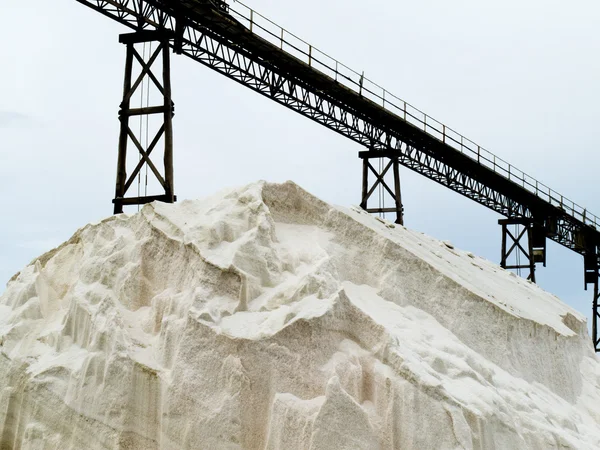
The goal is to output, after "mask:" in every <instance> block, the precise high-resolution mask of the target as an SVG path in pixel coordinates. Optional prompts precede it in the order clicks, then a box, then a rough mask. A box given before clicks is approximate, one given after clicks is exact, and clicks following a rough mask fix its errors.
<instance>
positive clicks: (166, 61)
mask: <svg viewBox="0 0 600 450" xmlns="http://www.w3.org/2000/svg"><path fill="white" fill-rule="evenodd" d="M162 45H163V89H164V94H163V95H164V107H165V111H164V121H165V157H164V163H165V183H166V185H165V197H166V200H165V201H166V202H167V203H174V202H175V186H174V180H173V116H174V106H173V100H172V99H171V49H170V48H169V45H168V41H165V40H163V41H162Z"/></svg>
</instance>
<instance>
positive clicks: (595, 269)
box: [578, 233, 600, 352]
mask: <svg viewBox="0 0 600 450" xmlns="http://www.w3.org/2000/svg"><path fill="white" fill-rule="evenodd" d="M578 241H579V242H580V244H581V245H582V249H583V250H584V254H583V265H584V287H585V290H586V291H587V288H588V285H590V284H593V285H594V299H593V301H592V341H593V343H594V350H595V351H596V352H598V351H600V336H598V331H599V330H598V318H600V311H598V303H599V301H600V292H599V287H598V284H599V276H600V248H599V246H598V245H597V244H596V242H595V241H596V240H595V237H594V236H593V235H591V234H588V233H582V234H581V235H580V236H578Z"/></svg>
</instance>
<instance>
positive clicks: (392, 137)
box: [77, 0, 600, 351]
mask: <svg viewBox="0 0 600 450" xmlns="http://www.w3.org/2000/svg"><path fill="white" fill-rule="evenodd" d="M77 1H78V2H80V3H82V4H84V5H86V6H89V7H91V8H93V9H95V10H96V11H98V12H100V13H102V14H104V15H106V16H108V17H110V18H112V19H114V20H116V21H118V22H120V23H122V24H123V25H126V26H128V27H129V28H131V29H132V30H133V31H134V32H133V33H131V34H128V35H125V36H124V37H123V38H122V42H124V43H126V44H127V45H128V46H130V47H133V46H134V45H135V44H136V43H139V42H144V41H152V40H156V41H159V42H162V43H163V44H164V45H167V46H170V47H171V48H172V49H173V50H174V52H175V53H178V54H183V55H186V56H188V57H190V58H192V59H194V60H196V61H198V62H200V63H201V64H203V65H205V66H207V67H210V68H211V69H213V70H215V71H217V72H219V73H221V74H223V75H224V76H226V77H228V78H230V79H232V80H235V81H237V82H239V83H241V84H243V85H244V86H246V87H248V88H250V89H252V90H254V91H256V92H258V93H260V94H262V95H264V96H266V97H269V98H270V99H272V100H274V101H276V102H277V103H280V104H282V105H284V106H286V107H288V108H290V109H292V110H294V111H296V112H298V113H300V114H302V115H304V116H306V117H308V118H310V119H312V120H314V121H316V122H318V123H320V124H321V125H324V126H325V127H327V128H329V129H331V130H334V131H336V132H338V133H340V134H342V135H344V136H346V137H348V138H349V139H351V140H353V141H355V142H357V143H359V144H361V145H362V146H364V147H365V150H364V151H362V152H360V154H359V156H360V158H362V159H363V186H362V191H363V194H362V198H361V206H362V207H363V208H365V209H366V210H368V211H370V212H383V211H385V212H395V213H396V214H397V221H398V222H399V223H401V222H402V204H401V200H400V192H399V174H398V171H397V165H398V164H402V165H403V166H405V167H408V168H410V169H412V170H414V171H415V172H418V173H420V174H422V175H424V176H426V177H428V178H430V179H432V180H434V181H436V182H438V183H439V184H442V185H443V186H446V187H447V188H449V189H452V190H453V191H456V192H458V193H460V194H462V195H464V196H466V197H468V198H470V199H472V200H474V201H476V202H477V203H480V204H482V205H484V206H486V207H488V208H490V209H492V210H494V211H496V212H498V213H500V214H502V215H503V216H505V217H506V219H503V220H502V221H500V223H501V225H502V230H503V252H502V264H503V266H504V267H507V268H510V266H509V265H508V264H507V262H506V261H507V258H508V257H509V256H510V255H511V253H513V252H515V251H521V252H522V254H523V255H525V257H526V258H527V263H525V264H524V265H522V266H520V267H522V268H525V267H527V268H528V269H529V278H530V279H532V280H533V281H535V264H536V263H544V264H545V262H546V253H545V250H546V239H547V238H549V239H551V240H553V241H555V242H558V243H559V244H561V245H563V246H565V247H567V248H569V249H571V250H573V251H575V252H577V253H579V254H581V255H583V256H584V274H585V278H584V281H585V286H586V288H587V286H588V285H593V289H594V301H593V324H592V325H593V331H592V333H593V339H594V346H595V348H596V350H597V351H598V350H599V339H598V329H597V318H598V317H599V316H598V298H599V291H598V275H599V273H598V267H599V259H600V252H599V246H600V218H598V217H597V216H595V215H593V214H591V213H590V212H589V211H587V210H586V209H585V208H583V207H581V206H579V205H577V204H576V203H575V202H573V201H571V200H569V199H567V198H565V197H564V196H563V195H561V194H559V193H557V192H556V191H554V190H552V189H551V188H549V187H548V186H546V185H544V184H543V183H541V182H539V181H537V180H536V179H534V178H533V177H531V176H529V175H528V174H525V173H524V172H522V171H520V170H518V169H517V168H516V167H514V166H512V165H511V164H509V163H507V162H506V161H504V160H502V159H501V158H499V157H497V156H496V155H494V154H492V153H490V152H489V151H487V150H485V149H484V148H483V147H481V146H480V145H478V144H476V143H475V142H473V141H471V140H470V139H468V138H466V137H464V136H463V135H461V134H460V133H458V132H456V131H455V130H453V129H451V128H449V127H447V126H445V125H444V124H443V123H441V122H439V121H437V120H435V119H433V118H431V117H429V116H428V115H427V114H425V113H423V112H422V111H420V110H418V109H417V108H415V107H414V106H412V105H410V104H408V103H407V102H405V101H403V100H401V99H400V98H398V97H396V96H394V95H392V94H391V93H390V92H388V91H387V90H386V89H384V88H382V87H381V86H378V85H377V84H375V83H373V82H372V81H370V80H369V79H368V78H366V77H365V76H364V74H363V73H359V72H356V71H353V70H352V69H350V68H348V67H346V66H345V65H343V64H342V63H340V62H338V61H337V60H335V59H334V58H332V57H330V56H328V55H327V54H325V53H323V52H321V51H319V50H318V49H316V48H315V47H313V46H312V45H310V44H308V43H306V42H304V41H303V40H301V39H299V38H298V37H297V36H295V35H294V34H292V33H290V32H289V31H287V30H285V29H283V28H281V27H279V26H277V25H276V24H274V23H273V22H271V21H270V20H268V19H267V18H265V17H264V16H262V15H260V14H258V13H257V12H256V11H254V10H252V9H251V8H249V7H247V6H246V5H244V4H243V3H241V2H233V3H229V4H228V3H225V2H223V1H219V0H214V1H211V0H77ZM166 59H167V60H168V57H166ZM166 64H167V65H165V64H163V69H164V70H167V69H166V68H167V66H168V63H166ZM149 65H150V64H148V66H149ZM147 69H148V70H147V71H148V72H150V69H149V67H148V68H147ZM150 73H151V72H150ZM167 84H169V85H168V89H165V90H167V91H168V94H169V97H168V98H165V103H164V105H163V106H164V107H157V108H154V109H152V108H148V111H139V110H135V111H136V112H135V114H141V113H144V112H146V113H149V114H151V113H159V114H164V116H165V123H167V124H168V126H169V127H170V118H172V110H173V107H172V102H171V98H170V82H169V81H168V80H167V82H166V84H165V85H167ZM129 87H130V88H131V85H130V86H129ZM130 90H131V89H130ZM126 93H127V92H126ZM128 95H129V97H131V92H129V93H128ZM125 106H127V105H125ZM123 107H124V105H122V117H129V115H131V114H134V113H131V111H134V110H128V109H127V108H125V110H123ZM168 116H171V117H168ZM122 123H123V119H122ZM123 133H125V135H126V134H127V130H126V129H125V127H124V126H122V136H123V135H124V134H123ZM134 143H135V142H134ZM168 145H170V144H169V142H168V139H167V143H166V146H168ZM136 146H137V144H136ZM125 147H126V145H125ZM138 149H139V150H140V152H141V153H142V156H143V157H144V161H146V160H147V161H150V157H149V156H150V155H149V153H150V151H151V150H152V149H150V151H149V149H143V148H140V147H139V146H138ZM122 150H123V151H122ZM124 152H125V153H126V148H125V149H123V148H121V147H120V161H124V158H125V157H126V155H125V153H124ZM374 158H377V159H381V158H384V159H385V160H387V161H389V163H388V164H383V165H379V167H381V168H383V167H385V169H377V165H373V164H371V163H370V160H372V159H374ZM165 161H166V160H165ZM165 166H166V167H170V165H169V162H167V161H166V162H165ZM123 168H124V166H122V167H121V169H123ZM392 169H393V170H392ZM153 170H154V169H153ZM383 170H386V171H392V172H393V176H394V182H395V183H394V186H392V187H390V186H389V185H388V184H387V183H386V181H385V178H384V175H385V174H384V173H383ZM392 172H389V173H392ZM166 175H167V176H166V179H163V182H164V184H163V186H166V187H165V196H152V197H144V198H139V197H138V198H126V197H125V194H126V191H127V189H124V187H125V186H126V183H125V181H124V178H123V174H121V185H119V179H118V180H117V190H116V197H115V200H114V202H115V205H121V208H122V205H124V204H136V203H145V202H147V201H152V200H156V199H158V200H164V201H174V199H175V197H174V194H173V192H172V190H173V189H172V176H173V175H172V170H171V173H170V174H166ZM370 175H375V176H374V183H373V184H371V183H370V179H369V176H370ZM169 178H171V179H169ZM378 186H379V187H381V188H385V189H386V190H387V191H388V192H389V194H390V195H391V197H392V198H393V199H394V204H393V206H391V207H389V208H382V207H381V206H380V207H379V208H377V207H375V208H370V207H369V206H368V202H369V199H370V197H371V195H372V194H373V191H374V189H375V187H378ZM167 188H170V189H171V190H170V191H167ZM117 209H118V208H116V212H118V211H117ZM512 225H514V226H519V227H521V228H522V230H523V231H522V232H520V233H514V234H513V233H511V232H510V226H512ZM525 237H527V244H525V242H524V239H525Z"/></svg>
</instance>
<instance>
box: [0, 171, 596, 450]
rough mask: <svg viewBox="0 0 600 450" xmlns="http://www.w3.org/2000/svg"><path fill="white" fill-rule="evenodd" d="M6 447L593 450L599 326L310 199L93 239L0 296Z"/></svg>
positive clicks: (272, 187) (148, 221)
mask: <svg viewBox="0 0 600 450" xmlns="http://www.w3.org/2000/svg"><path fill="white" fill-rule="evenodd" d="M0 448H2V449H60V450H65V449H115V448H120V449H144V450H147V449H285V450H294V449H298V450H305V449H312V450H317V449H327V450H329V449H436V450H439V449H485V450H489V449H510V450H515V449H540V450H548V449H558V448H560V449H598V448H600V365H599V364H598V360H597V358H596V356H595V354H594V352H593V349H592V345H591V342H590V339H589V337H588V335H587V328H586V323H585V319H584V317H583V316H582V315H581V314H579V313H578V312H576V311H574V310H573V309H571V308H569V307H568V306H566V305H564V304H563V303H561V302H560V301H559V300H558V299H557V298H556V297H554V296H552V295H550V294H548V293H546V292H544V291H543V290H542V289H540V288H539V287H537V286H536V285H534V284H531V283H529V282H526V281H524V280H522V279H520V278H517V277H515V276H513V275H512V274H510V273H509V272H506V271H504V270H502V269H500V268H499V267H498V266H497V265H495V264H492V263H490V262H488V261H486V260H483V259H481V258H478V257H475V256H473V255H472V254H470V253H466V252H463V251H460V250H457V249H455V248H454V246H453V245H452V244H451V243H449V242H446V243H444V242H440V241H437V240H434V239H431V238H429V237H427V236H424V235H422V234H420V233H416V232H414V231H410V230H407V229H405V228H403V227H400V226H395V225H393V224H391V223H389V222H387V221H385V220H381V219H376V218H374V217H371V216H369V215H368V214H366V213H364V212H361V211H358V210H353V209H345V208H340V207H335V206H330V205H328V204H326V203H324V202H322V201H320V200H318V199H317V198H315V197H313V196H311V195H310V194H308V193H307V192H305V191H303V190H302V189H301V188H299V187H298V186H296V185H295V184H293V183H285V184H268V183H264V182H260V183H255V184H251V185H249V186H246V187H243V188H240V189H235V190H229V191H227V192H224V193H221V194H218V195H216V196H214V197H212V198H208V199H204V200H198V201H185V202H182V203H180V204H177V205H166V204H161V203H156V204H151V205H147V206H145V207H144V208H143V209H142V211H141V212H140V213H138V214H135V215H131V216H127V215H121V216H117V217H110V218H108V219H106V220H104V221H103V222H101V223H98V224H91V225H87V226H85V227H84V228H82V229H81V230H79V231H78V232H77V233H75V235H74V236H73V237H72V238H71V239H70V240H69V241H68V242H66V243H64V244H63V245H62V246H61V247H59V248H57V249H55V250H53V251H51V252H49V253H47V254H45V255H43V256H41V257H40V258H39V259H37V260H36V261H35V262H34V263H32V264H31V265H30V266H28V267H26V268H25V269H24V270H23V271H22V272H21V273H20V274H18V275H16V276H15V277H14V278H13V279H12V280H11V281H10V282H9V284H8V287H7V290H6V291H5V293H4V295H3V296H2V297H0Z"/></svg>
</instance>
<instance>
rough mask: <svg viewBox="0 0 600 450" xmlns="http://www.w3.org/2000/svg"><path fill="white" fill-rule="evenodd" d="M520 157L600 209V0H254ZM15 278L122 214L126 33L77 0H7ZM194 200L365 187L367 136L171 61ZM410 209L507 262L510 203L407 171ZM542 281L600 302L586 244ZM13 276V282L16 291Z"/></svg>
mask: <svg viewBox="0 0 600 450" xmlns="http://www.w3.org/2000/svg"><path fill="white" fill-rule="evenodd" d="M248 4H249V5H250V6H252V7H254V8H255V9H256V10H258V11H259V12H261V13H262V14H264V15H266V16H267V17H269V18H271V19H272V20H274V21H275V22H277V23H279V24H281V25H283V26H284V27H286V28H287V29H289V30H290V31H293V32H294V33H295V34H297V35H298V36H301V37H303V38H304V39H305V40H307V41H310V42H311V43H313V44H314V45H315V46H317V47H318V48H320V49H322V50H323V51H325V52H326V53H328V54H330V55H332V56H334V57H336V58H337V59H339V60H341V61H342V62H344V63H345V64H347V65H348V66H350V67H353V68H354V69H355V70H357V71H358V72H362V71H363V70H364V71H365V75H366V76H367V77H368V78H370V79H372V80H373V81H375V82H378V83H379V84H380V85H382V86H384V87H386V89H388V90H389V91H391V92H393V93H395V94H396V95H398V96H400V97H402V98H404V99H406V100H408V101H409V102H411V103H412V104H414V105H415V106H417V107H418V108H420V109H421V110H423V111H425V112H427V113H428V114H429V115H431V116H433V117H435V118H437V119H438V120H440V121H442V122H444V123H446V124H447V125H449V126H451V127H453V128H454V129H456V130H458V131H460V132H461V133H463V134H464V135H466V136H468V137H469V138H471V139H472V140H475V141H477V142H478V143H480V144H481V145H483V146H485V147H486V148H488V149H489V150H491V151H492V152H494V153H496V154H497V155H499V156H500V157H502V158H504V159H506V160H508V161H509V162H511V163H513V164H514V165H515V166H516V167H518V168H519V169H521V170H523V171H525V172H527V173H529V174H531V175H533V176H535V177H536V178H538V179H539V180H540V181H543V182H545V183H546V184H548V185H550V186H551V187H552V188H553V189H555V190H557V191H559V192H560V193H562V194H564V195H566V196H568V197H569V198H571V199H573V200H575V201H576V202H577V203H579V204H581V205H583V206H585V207H587V208H588V209H589V210H590V211H592V212H594V213H596V214H600V200H599V198H598V194H599V192H600V188H599V187H598V183H597V172H598V169H597V166H598V163H600V157H599V156H598V152H597V148H598V142H599V141H600V127H598V125H597V121H598V119H599V117H600V111H599V109H600V106H599V105H600V90H599V89H598V80H599V79H600V59H599V58H598V54H600V28H599V27H598V26H597V25H598V23H600V4H599V3H598V2H597V1H596V0H585V1H584V0H576V1H572V2H568V3H567V2H561V1H546V0H544V1H542V0H529V1H527V2H523V1H521V0H519V1H517V0H507V1H496V0H494V1H486V2H482V1H480V0H461V1H453V2H448V1H445V0H426V1H420V2H414V1H410V2H409V1H389V0H388V1H383V0H375V1H369V2H364V1H356V0H346V1H341V0H330V1H327V2H323V1H322V0H320V1H319V0H305V1H303V2H282V1H273V0H248ZM0 15H1V16H2V17H3V18H4V21H3V22H4V23H5V26H3V27H2V28H1V29H0V39H1V40H2V42H5V43H10V45H4V46H3V47H2V49H1V50H0V57H1V60H2V61H3V69H2V71H1V72H0V86H1V88H0V89H1V91H0V93H1V96H0V142H2V144H1V145H0V192H1V193H2V195H3V202H4V208H3V212H4V213H3V220H2V221H0V280H2V281H0V283H1V284H2V285H3V284H4V282H5V281H6V280H8V278H10V276H12V275H13V273H15V272H16V271H18V270H19V269H20V268H21V267H23V266H24V265H25V264H27V263H28V262H29V261H30V260H31V259H32V258H34V257H35V256H37V255H39V254H40V253H42V252H44V251H46V250H48V249H50V248H52V247H53V246H54V245H56V244H59V243H60V242H62V241H63V240H65V239H67V238H68V237H69V236H70V235H71V234H72V233H73V232H74V231H75V230H76V229H77V228H78V227H80V226H83V225H84V224H86V223H88V222H90V221H94V220H98V219H101V218H103V217H105V216H107V215H109V214H111V212H112V206H111V203H110V200H111V199H112V196H113V191H114V178H115V166H116V144H117V135H118V121H117V110H118V104H119V103H120V97H121V95H122V92H121V89H122V77H123V66H124V48H123V46H122V45H120V44H119V43H118V34H119V33H121V32H125V31H126V30H125V29H124V28H123V27H121V26H119V25H118V24H115V23H112V22H111V21H110V20H109V19H107V18H105V17H103V16H101V15H99V14H97V13H95V12H94V11H92V10H90V9H88V8H85V7H84V6H82V5H80V4H79V3H77V2H75V1H74V0H53V1H52V2H48V1H47V0H30V1H28V2H21V1H17V0H4V1H3V2H2V4H1V5H0ZM173 97H174V101H175V103H176V117H175V121H174V126H175V152H176V154H175V159H176V160H175V176H176V193H177V194H178V196H179V198H195V197H200V196H203V195H206V194H209V193H212V192H214V191H216V190H219V189H221V188H223V187H225V186H231V185H240V184H244V183H247V182H251V181H254V180H257V179H267V180H271V181H284V180H287V179H291V180H294V181H295V182H297V183H298V184H300V185H301V186H303V187H304V188H306V189H307V190H309V191H311V192H312V193H314V194H316V195H318V196H320V197H321V198H323V199H324V200H327V201H329V202H333V203H337V204H340V205H346V206H347V205H351V204H357V203H359V202H360V199H359V195H360V176H361V166H360V161H359V160H358V158H357V152H358V151H359V150H361V148H360V147H358V146H357V145H356V144H354V143H352V142H350V141H349V140H347V139H345V138H342V137H340V136H338V135H336V134H334V133H332V132H330V131H329V130H326V129H325V128H323V127H321V126H319V125H317V124H315V123H313V122H311V121H309V120H307V119H305V118H303V117H301V116H299V115H297V114H295V113H293V112H291V111H288V110H286V109H285V108H282V107H280V106H279V105H277V104H275V103H273V102H271V101H269V100H267V99H265V98H262V97H260V96H259V95H257V94H255V93H253V92H251V91H249V90H247V89H245V88H243V87H241V86H239V85H238V84H236V83H234V82H232V81H230V80H227V79H225V78H224V77H221V76H220V75H217V74H216V73H214V72H211V71H210V70H209V69H207V68H205V67H203V66H200V65H199V64H197V63H195V62H193V61H191V60H188V59H186V58H185V57H179V56H177V57H174V58H173ZM402 176H403V181H402V185H403V197H404V201H405V207H406V224H407V226H409V227H410V228H413V229H417V230H420V231H423V232H425V233H427V234H430V235H432V236H435V237H437V238H440V239H448V240H451V241H453V242H454V244H455V245H457V246H458V247H461V248H463V249H467V250H470V251H473V252H474V253H477V254H479V255H481V256H484V257H486V258H488V259H490V260H493V261H499V258H500V227H499V226H498V225H497V219H498V218H499V217H498V216H497V215H496V214H495V213H492V212H490V211H488V210H486V209H485V208H483V207H481V206H479V205H477V204H475V203H473V202H471V201H469V200H467V199H465V198H462V197H460V196H459V195H458V194H455V193H452V192H450V191H446V190H445V189H443V188H441V187H439V186H438V185H436V184H435V183H433V182H430V181H429V180H426V179H424V178H422V177H420V176H418V175H415V174H412V173H410V172H409V171H408V170H406V169H405V170H403V171H402ZM548 252H549V255H548V262H549V267H548V268H546V269H544V268H540V269H539V270H538V278H539V281H540V284H541V285H542V286H543V287H544V288H546V289H547V290H549V291H551V292H553V293H556V294H557V295H559V296H560V297H561V298H562V299H563V300H564V301H566V302H567V303H569V304H571V305H572V306H574V307H575V308H576V309H578V310H580V311H582V312H584V313H585V314H587V315H589V313H590V303H591V293H590V292H587V293H586V292H584V291H583V263H582V258H581V257H579V256H578V255H575V254H573V253H571V252H569V251H567V250H564V249H562V248H561V247H559V246H557V245H555V244H552V243H550V244H549V249H548ZM2 289H3V287H2V288H0V290H2Z"/></svg>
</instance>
